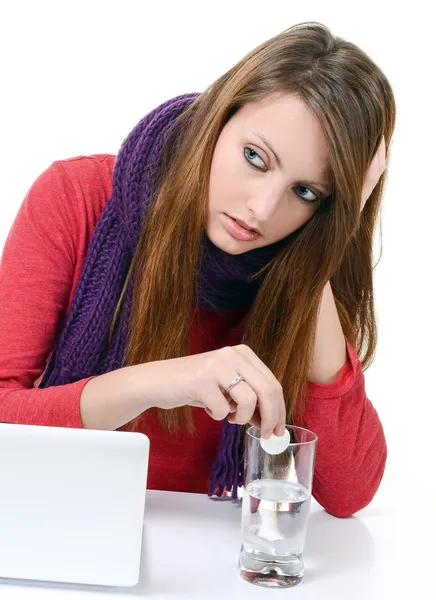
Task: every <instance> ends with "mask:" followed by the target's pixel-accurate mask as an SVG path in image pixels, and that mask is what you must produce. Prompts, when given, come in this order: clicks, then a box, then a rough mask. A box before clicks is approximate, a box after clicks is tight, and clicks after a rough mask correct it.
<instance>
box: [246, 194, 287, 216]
mask: <svg viewBox="0 0 436 600" xmlns="http://www.w3.org/2000/svg"><path fill="white" fill-rule="evenodd" d="M281 199H282V192H279V191H278V190H277V189H276V190H274V189H272V187H271V186H270V187H269V188H268V189H266V188H265V187H260V188H259V189H257V190H256V191H255V192H253V193H252V194H251V196H250V198H249V200H248V201H247V208H248V209H249V210H250V211H251V212H252V213H253V215H254V219H255V221H256V223H265V222H267V221H269V220H270V219H271V217H272V216H273V215H274V213H275V212H276V210H277V208H278V205H279V203H280V201H281Z"/></svg>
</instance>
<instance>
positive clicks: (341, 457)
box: [301, 345, 387, 517]
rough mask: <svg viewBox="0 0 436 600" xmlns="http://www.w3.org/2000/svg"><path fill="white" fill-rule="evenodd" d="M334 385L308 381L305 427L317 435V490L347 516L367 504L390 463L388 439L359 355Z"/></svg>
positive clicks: (353, 356)
mask: <svg viewBox="0 0 436 600" xmlns="http://www.w3.org/2000/svg"><path fill="white" fill-rule="evenodd" d="M348 352H349V356H350V361H349V362H348V363H346V365H345V366H344V367H343V368H342V369H341V372H340V374H339V376H338V379H337V381H336V382H334V383H332V384H330V385H317V384H313V383H311V384H309V389H308V395H309V398H310V401H309V402H307V404H306V405H305V410H304V415H303V417H302V420H301V424H302V425H303V427H307V428H308V429H310V430H312V431H315V432H316V433H317V435H318V446H317V453H316V454H317V456H316V462H315V475H314V482H313V495H314V497H315V498H316V500H318V502H319V503H320V504H321V505H322V506H324V508H325V509H326V510H327V511H329V512H330V513H332V514H333V515H336V516H338V517H346V516H349V515H352V514H353V513H355V512H357V511H358V510H361V509H362V508H364V507H365V506H367V505H368V504H369V503H370V502H371V500H372V498H373V497H374V494H375V493H376V491H377V489H378V487H379V485H380V481H381V479H382V476H383V472H384V468H385V464H386V456H387V449H386V439H385V435H384V431H383V427H382V424H381V422H380V419H379V417H378V414H377V411H376V410H375V409H374V407H373V406H372V404H371V402H370V400H369V399H368V397H367V395H366V392H365V380H364V375H363V373H362V370H361V366H360V363H359V359H358V356H357V354H356V352H355V350H354V349H353V348H352V346H351V345H349V346H348Z"/></svg>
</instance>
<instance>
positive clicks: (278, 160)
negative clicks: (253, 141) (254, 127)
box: [254, 133, 331, 195]
mask: <svg viewBox="0 0 436 600" xmlns="http://www.w3.org/2000/svg"><path fill="white" fill-rule="evenodd" d="M254 135H256V136H257V137H258V138H260V139H261V140H262V142H263V143H264V144H265V146H266V147H267V148H269V150H270V151H271V152H272V153H273V154H274V156H275V159H276V161H277V164H278V165H279V167H280V168H282V167H283V165H282V163H281V162H280V158H279V157H278V156H277V154H276V152H275V150H274V148H273V147H272V146H271V144H270V142H269V141H268V140H267V139H266V138H265V137H264V136H263V135H262V134H261V133H254ZM301 183H304V185H306V184H307V185H313V186H317V187H319V188H321V189H322V190H323V191H324V192H325V193H326V194H327V195H328V194H330V193H331V191H330V189H329V187H327V185H326V184H324V183H320V182H318V181H308V180H307V179H305V180H304V181H303V180H302V181H301Z"/></svg>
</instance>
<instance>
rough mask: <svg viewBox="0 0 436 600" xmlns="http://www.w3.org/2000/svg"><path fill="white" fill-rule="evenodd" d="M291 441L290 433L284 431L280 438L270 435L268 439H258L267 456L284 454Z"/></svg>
mask: <svg viewBox="0 0 436 600" xmlns="http://www.w3.org/2000/svg"><path fill="white" fill-rule="evenodd" d="M290 441H291V436H290V433H289V431H288V430H287V429H285V433H284V434H283V435H281V436H277V435H274V434H272V435H271V437H270V438H269V439H267V440H266V439H264V438H262V437H261V438H260V445H261V446H262V448H263V449H264V450H265V452H268V454H280V453H281V452H284V451H285V450H286V448H287V447H288V446H289V443H290Z"/></svg>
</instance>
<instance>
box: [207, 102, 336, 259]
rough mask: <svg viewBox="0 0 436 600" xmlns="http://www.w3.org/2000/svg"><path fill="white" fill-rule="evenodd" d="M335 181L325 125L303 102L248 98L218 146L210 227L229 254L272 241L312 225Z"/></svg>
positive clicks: (213, 237)
mask: <svg viewBox="0 0 436 600" xmlns="http://www.w3.org/2000/svg"><path fill="white" fill-rule="evenodd" d="M330 186H331V180H329V164H328V158H327V146H326V143H325V140H324V137H323V134H322V131H321V127H320V125H319V123H318V121H317V119H316V117H315V116H314V115H313V114H312V113H311V112H310V111H309V109H308V108H307V107H306V105H305V104H304V102H303V101H302V100H300V99H299V98H298V97H296V96H294V95H290V94H286V95H285V94H274V95H271V96H269V97H267V98H265V99H263V100H262V101H260V102H256V103H250V104H246V105H245V106H243V107H242V108H241V109H240V110H239V111H238V112H237V113H236V114H235V115H234V116H233V117H232V118H231V119H230V120H229V121H228V123H227V124H226V125H225V127H224V128H223V130H222V131H221V134H220V136H219V138H218V141H217V144H216V146H215V151H214V155H213V159H212V165H211V171H210V187H209V207H208V218H207V226H206V233H207V235H208V237H209V239H210V240H211V242H212V243H213V244H215V246H217V247H218V248H220V249H221V250H223V251H225V252H227V253H229V254H242V253H244V252H248V251H249V250H253V249H255V248H260V247H262V246H268V245H269V244H273V243H275V242H278V241H279V240H281V239H283V238H285V237H287V236H288V235H289V234H291V233H292V232H293V231H296V230H297V229H299V228H300V227H301V226H302V225H304V223H306V222H307V221H308V220H309V219H310V218H311V217H312V215H313V214H314V212H315V210H316V208H317V206H318V203H319V201H320V200H322V199H323V198H325V197H326V196H328V195H329V194H330V193H331V187H330ZM236 220H237V221H239V222H244V223H242V224H243V225H245V226H247V227H249V228H256V229H257V230H258V233H256V232H253V231H251V232H247V231H246V230H244V229H243V228H241V227H240V226H239V225H238V224H237V223H236V222H235V221H236Z"/></svg>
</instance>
